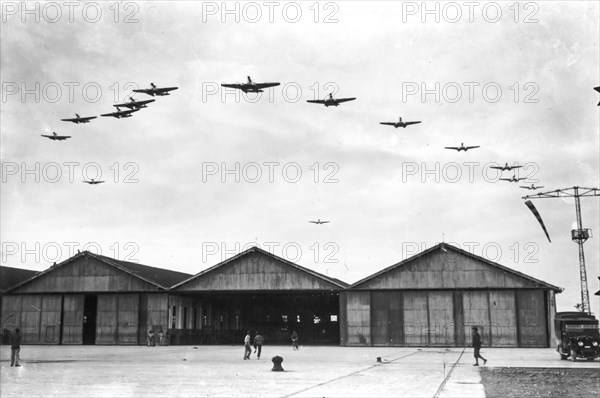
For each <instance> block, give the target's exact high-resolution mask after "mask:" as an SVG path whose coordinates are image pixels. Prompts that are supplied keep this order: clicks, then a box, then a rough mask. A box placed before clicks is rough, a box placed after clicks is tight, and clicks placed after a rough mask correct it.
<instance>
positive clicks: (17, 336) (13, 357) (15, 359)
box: [9, 328, 21, 366]
mask: <svg viewBox="0 0 600 398" xmlns="http://www.w3.org/2000/svg"><path fill="white" fill-rule="evenodd" d="M9 343H10V366H21V365H19V353H20V352H21V329H19V328H15V332H14V333H13V334H12V335H11V336H10V340H9Z"/></svg>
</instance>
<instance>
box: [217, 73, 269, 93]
mask: <svg viewBox="0 0 600 398" xmlns="http://www.w3.org/2000/svg"><path fill="white" fill-rule="evenodd" d="M247 77H248V81H247V82H246V83H222V84H221V86H222V87H227V88H235V89H238V90H242V91H243V92H245V93H262V92H263V91H264V90H263V89H265V88H269V87H276V86H279V84H280V83H277V82H272V83H254V82H253V81H252V79H251V78H250V76H247Z"/></svg>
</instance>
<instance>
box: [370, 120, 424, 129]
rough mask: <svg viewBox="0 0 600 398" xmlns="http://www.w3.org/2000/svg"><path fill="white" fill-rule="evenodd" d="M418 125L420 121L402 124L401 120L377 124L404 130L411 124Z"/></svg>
mask: <svg viewBox="0 0 600 398" xmlns="http://www.w3.org/2000/svg"><path fill="white" fill-rule="evenodd" d="M419 123H421V121H418V122H403V121H402V118H399V119H398V121H397V122H379V124H384V125H386V126H394V127H395V128H398V127H403V128H406V126H410V125H411V124H419Z"/></svg>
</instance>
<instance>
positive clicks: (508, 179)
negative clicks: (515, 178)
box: [500, 178, 512, 182]
mask: <svg viewBox="0 0 600 398" xmlns="http://www.w3.org/2000/svg"><path fill="white" fill-rule="evenodd" d="M500 180H502V181H508V182H510V181H512V178H500Z"/></svg>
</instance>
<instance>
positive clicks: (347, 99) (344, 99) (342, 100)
mask: <svg viewBox="0 0 600 398" xmlns="http://www.w3.org/2000/svg"><path fill="white" fill-rule="evenodd" d="M355 99H356V98H340V99H336V101H337V102H338V103H342V102H348V101H354V100H355Z"/></svg>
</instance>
